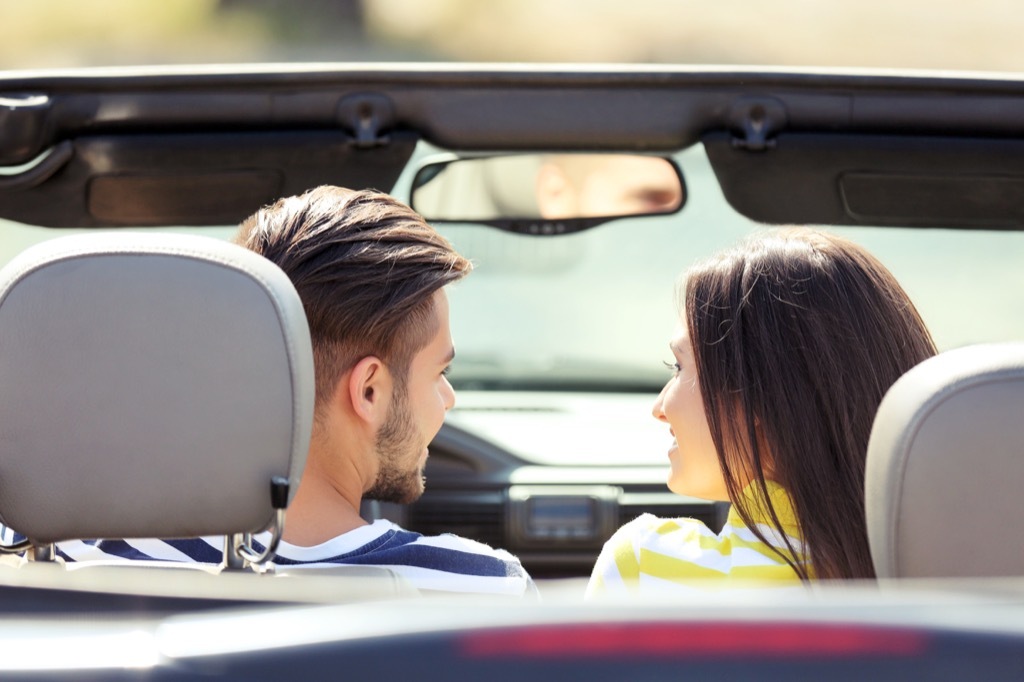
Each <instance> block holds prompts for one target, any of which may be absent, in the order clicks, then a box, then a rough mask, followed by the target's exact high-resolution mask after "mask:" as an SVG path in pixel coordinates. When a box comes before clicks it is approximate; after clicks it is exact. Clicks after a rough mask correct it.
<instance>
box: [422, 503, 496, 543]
mask: <svg viewBox="0 0 1024 682" xmlns="http://www.w3.org/2000/svg"><path fill="white" fill-rule="evenodd" d="M406 519H407V523H408V526H407V527H408V528H409V530H414V531H416V532H418V533H423V534H424V535H438V534H440V533H453V534H455V535H461V536H462V537H466V538H470V539H473V540H476V541H478V542H483V543H485V544H488V545H490V546H491V547H496V548H501V547H505V546H506V544H507V543H506V542H505V503H504V499H503V498H502V496H501V494H500V493H494V494H492V495H488V494H480V493H472V494H459V493H441V494H433V495H431V494H430V493H429V491H428V493H427V494H426V495H424V496H423V497H422V498H420V500H419V501H418V502H416V503H414V504H412V505H410V506H409V507H408V510H407V517H406Z"/></svg>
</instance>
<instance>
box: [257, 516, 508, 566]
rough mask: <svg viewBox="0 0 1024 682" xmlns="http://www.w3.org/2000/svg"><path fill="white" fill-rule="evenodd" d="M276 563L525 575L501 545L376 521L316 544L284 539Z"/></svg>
mask: <svg viewBox="0 0 1024 682" xmlns="http://www.w3.org/2000/svg"><path fill="white" fill-rule="evenodd" d="M276 562H278V563H285V564H287V563H338V564H346V563H353V564H383V565H390V564H397V565H408V566H418V567H421V568H427V569H434V570H443V571H446V572H452V573H463V574H468V575H506V576H509V575H525V570H524V569H523V567H522V564H521V563H520V562H519V560H518V559H517V558H516V557H515V556H513V555H512V554H510V553H509V552H507V551H505V550H503V549H495V548H493V547H491V546H490V545H487V544H484V543H482V542H478V541H476V540H471V539H469V538H465V537H461V536H458V535H452V534H450V533H443V534H441V535H423V534H421V533H417V532H415V531H410V530H406V529H404V528H402V527H401V526H399V525H397V524H394V523H391V522H388V521H377V522H375V523H373V524H370V525H369V526H364V527H362V528H358V529H355V530H352V531H349V532H347V533H343V534H341V535H339V536H337V537H335V538H334V539H333V540H330V541H328V542H325V543H323V544H321V545H318V546H317V547H316V548H299V547H295V546H291V545H287V544H284V545H283V546H282V547H280V548H279V550H278V558H277V559H276Z"/></svg>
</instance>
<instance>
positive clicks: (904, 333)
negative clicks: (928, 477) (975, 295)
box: [587, 228, 935, 596]
mask: <svg viewBox="0 0 1024 682" xmlns="http://www.w3.org/2000/svg"><path fill="white" fill-rule="evenodd" d="M684 286H685V295H684V304H683V311H682V321H681V322H682V324H681V325H680V329H679V330H678V331H677V333H676V334H675V337H674V338H673V340H672V342H671V343H670V348H671V349H672V353H673V362H672V363H669V364H670V369H671V371H672V373H673V374H672V377H671V378H670V379H669V381H668V383H667V384H666V385H665V388H664V389H663V390H662V392H661V395H659V396H658V400H657V401H656V402H655V404H654V417H655V418H656V419H659V420H660V421H663V422H665V423H667V424H668V425H669V430H670V432H671V433H672V435H673V436H674V437H675V439H676V441H675V443H674V444H673V445H672V447H671V449H670V450H669V453H668V455H669V461H670V462H671V473H670V474H669V480H668V487H669V489H670V490H672V491H673V492H675V493H678V494H681V495H690V496H694V497H701V498H704V499H710V500H729V501H731V502H732V509H731V511H730V513H729V517H728V520H727V522H726V525H725V527H724V528H723V530H722V532H721V533H719V534H717V535H716V534H715V533H713V532H712V531H711V530H709V529H708V528H707V527H706V526H704V525H703V524H702V523H700V522H699V521H696V520H694V519H659V518H656V517H654V516H651V515H649V514H645V515H643V516H641V517H640V518H638V519H636V520H635V521H633V522H631V523H628V524H626V525H625V526H623V527H622V528H620V529H619V531H618V532H617V533H616V534H615V535H614V536H613V537H612V538H611V539H610V540H609V541H608V543H607V544H606V545H605V547H604V550H603V551H602V552H601V556H600V557H599V558H598V561H597V565H596V566H595V567H594V573H593V576H592V577H591V581H590V585H589V586H588V590H587V593H588V596H589V595H595V594H601V593H629V592H635V591H641V592H660V591H661V590H664V589H665V588H666V587H670V586H673V585H676V586H679V585H683V586H694V585H700V582H699V581H698V579H700V578H715V579H717V582H716V583H715V584H718V585H721V584H722V583H721V579H722V578H726V579H754V580H761V581H764V580H781V581H797V580H800V581H808V580H810V579H823V578H826V579H827V578H872V577H874V570H873V568H872V564H871V556H870V553H869V551H868V540H867V530H866V525H865V520H864V459H865V454H866V452H867V444H868V435H869V433H870V431H871V424H872V420H873V419H874V416H875V411H876V410H877V408H878V405H879V403H880V402H881V400H882V396H883V395H884V394H885V392H886V391H887V390H888V389H889V387H890V386H891V385H892V384H893V383H894V382H895V381H896V379H898V378H899V377H900V375H902V374H903V373H904V372H906V371H907V370H908V369H910V368H911V367H913V366H914V365H916V364H917V363H919V362H921V361H922V360H924V359H926V358H928V357H930V356H932V355H934V354H935V345H934V342H933V341H932V338H931V335H930V334H929V333H928V330H927V328H926V327H925V325H924V322H923V321H922V320H921V317H920V315H919V314H918V312H917V310H916V309H915V308H914V305H913V304H912V303H911V302H910V299H909V298H908V297H907V295H906V293H905V292H904V291H903V289H902V288H901V287H900V285H899V284H898V283H897V282H896V280H895V279H894V278H893V276H892V274H891V273H890V272H889V271H888V270H886V269H885V267H884V266H883V265H882V264H881V263H879V262H878V260H877V259H875V258H874V257H873V256H872V255H871V254H869V253H868V252H866V251H865V250H864V249H862V248H861V247H859V246H857V245H856V244H854V243H852V242H850V241H848V240H846V239H843V238H841V237H837V236H835V235H832V234H828V233H825V232H819V231H814V230H810V229H798V228H794V229H784V230H773V231H767V232H762V233H759V234H758V235H757V236H754V237H753V238H751V239H749V240H747V241H745V242H743V243H741V244H740V245H739V246H737V247H735V248H733V249H731V250H728V251H725V252H723V253H721V254H719V255H718V256H715V257H713V258H711V259H710V260H708V261H706V262H704V263H702V264H699V265H697V266H695V267H693V268H691V269H690V270H689V271H688V272H687V274H686V277H685V285H684ZM705 584H707V583H705Z"/></svg>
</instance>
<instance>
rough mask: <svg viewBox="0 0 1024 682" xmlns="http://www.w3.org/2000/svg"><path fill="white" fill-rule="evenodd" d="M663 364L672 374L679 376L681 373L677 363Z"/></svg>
mask: <svg viewBox="0 0 1024 682" xmlns="http://www.w3.org/2000/svg"><path fill="white" fill-rule="evenodd" d="M663 364H664V365H665V367H666V368H667V369H668V370H669V371H670V372H672V373H673V374H679V373H680V372H682V371H683V368H682V367H680V366H679V363H678V362H664V363H663Z"/></svg>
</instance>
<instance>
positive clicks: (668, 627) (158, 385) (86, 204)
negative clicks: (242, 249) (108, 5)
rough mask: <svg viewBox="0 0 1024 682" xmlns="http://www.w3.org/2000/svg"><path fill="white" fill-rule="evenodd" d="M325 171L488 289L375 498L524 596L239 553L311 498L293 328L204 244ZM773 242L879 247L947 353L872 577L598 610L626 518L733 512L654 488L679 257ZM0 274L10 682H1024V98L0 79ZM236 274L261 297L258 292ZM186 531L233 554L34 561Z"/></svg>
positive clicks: (975, 90) (865, 80) (904, 77)
mask: <svg viewBox="0 0 1024 682" xmlns="http://www.w3.org/2000/svg"><path fill="white" fill-rule="evenodd" d="M323 184H332V185H341V186H346V187H351V188H366V187H372V188H376V189H379V190H382V191H387V192H389V193H391V194H393V195H394V196H396V197H398V198H399V199H401V200H403V201H406V202H408V203H409V204H411V205H412V206H413V207H414V208H415V209H416V210H417V211H419V212H420V213H422V214H423V215H424V216H425V217H426V218H427V219H428V221H430V222H431V223H432V224H434V225H435V226H436V227H437V228H438V229H439V230H440V231H442V232H443V233H444V234H445V235H446V236H448V237H449V238H450V239H451V240H452V241H453V243H454V244H455V245H456V247H457V248H458V249H459V251H460V252H462V253H463V254H464V255H466V256H468V257H469V258H471V259H472V260H473V261H474V263H475V266H476V268H475V272H474V273H473V274H472V275H471V276H470V277H469V278H467V279H466V280H465V281H463V282H461V283H459V284H458V285H457V286H456V287H455V288H454V290H453V291H452V292H451V294H450V297H451V304H452V326H453V337H454V340H455V344H456V346H457V349H458V358H457V360H456V362H455V363H454V365H453V366H452V372H451V375H450V378H451V382H452V384H453V385H454V387H455V389H456V390H457V392H458V400H457V404H456V406H455V408H454V409H453V410H452V411H451V412H450V414H449V416H448V419H447V422H446V424H445V426H444V428H443V429H442V431H441V432H440V434H439V435H438V436H437V438H436V439H435V441H434V443H433V444H432V446H431V448H430V453H431V454H430V458H429V460H428V464H427V470H426V476H427V488H426V493H425V494H424V495H423V497H422V498H421V499H420V500H419V501H417V502H415V503H414V504H411V505H408V506H406V507H400V506H396V505H390V504H382V503H376V502H372V501H371V502H368V503H366V504H365V505H364V509H363V513H364V515H365V516H366V517H367V518H379V517H386V518H390V519H392V520H395V521H398V522H400V523H401V524H402V525H404V526H406V527H408V528H409V529H411V530H416V531H420V532H423V533H429V534H436V533H444V532H450V533H456V534H459V535H463V536H467V537H471V538H475V539H477V540H480V541H483V542H486V543H488V544H491V545H493V546H496V547H503V548H505V549H508V550H509V551H511V552H513V553H514V554H516V555H518V556H519V557H520V558H521V559H522V561H523V563H524V565H525V566H526V567H527V568H528V570H529V571H530V573H531V574H532V575H533V576H534V577H535V578H536V579H537V580H538V584H539V587H540V594H541V597H542V602H541V603H514V604H513V603H507V602H502V601H500V600H484V599H482V598H477V599H468V598H463V599H443V598H439V597H429V598H427V597H424V596H423V595H419V594H416V593H415V590H412V589H410V588H409V587H408V586H407V585H404V584H402V582H401V581H400V580H395V577H394V576H389V575H374V574H373V573H374V572H373V571H343V570H339V571H329V570H326V569H325V570H307V571H301V570H295V571H281V572H279V573H277V574H275V575H272V576H268V575H257V574H255V573H253V572H249V571H247V570H245V568H244V566H243V564H244V563H246V562H252V563H259V562H260V561H262V560H264V559H265V558H266V557H259V556H256V555H255V554H254V552H253V550H252V549H251V548H250V547H249V545H248V544H247V535H248V534H250V533H253V532H256V531H260V530H263V529H265V528H267V527H272V526H275V525H278V526H279V525H280V523H286V522H287V518H286V509H285V507H286V505H287V484H288V481H289V480H297V477H298V476H300V475H301V467H302V459H303V457H304V452H303V451H302V450H303V448H302V447H301V444H302V442H303V434H304V437H305V438H306V439H307V441H308V430H309V423H310V422H309V420H310V419H311V417H310V412H309V407H310V406H309V404H308V403H309V400H308V392H306V393H304V391H305V389H306V388H308V387H309V380H310V379H309V367H308V366H304V365H303V361H302V358H301V357H299V355H300V354H299V353H298V351H296V348H300V346H301V343H302V341H303V334H306V335H307V337H308V332H306V331H305V330H304V329H302V325H303V321H302V320H301V319H300V318H301V316H299V317H297V316H296V315H295V311H294V306H293V304H292V303H289V299H288V294H287V291H286V290H287V283H286V282H284V283H282V282H278V281H276V280H274V279H273V277H271V276H269V275H268V276H266V277H265V276H264V274H265V273H262V271H261V270H260V266H259V264H255V263H250V262H248V261H246V262H243V263H239V262H237V260H236V259H235V257H234V255H233V252H228V251H224V250H223V249H222V248H221V247H220V246H219V245H220V243H221V240H224V239H226V238H228V237H230V235H231V234H232V233H233V230H234V226H236V225H237V224H238V222H239V221H240V220H242V219H243V218H245V217H246V216H247V215H249V214H251V213H252V212H253V211H255V210H256V209H258V208H259V207H261V206H263V205H265V204H268V203H270V202H272V201H274V200H276V199H277V198H279V197H282V196H288V195H292V194H297V193H301V192H303V191H305V190H307V189H310V188H312V187H315V186H318V185H323ZM779 224H803V225H816V226H822V227H824V228H826V229H830V230H835V231H836V232H839V233H841V234H844V235H846V236H848V237H850V238H851V239H853V240H855V241H857V242H859V243H861V244H863V245H865V246H866V247H867V248H868V249H869V250H871V251H872V252H873V253H875V254H876V255H878V256H879V258H880V259H881V260H882V261H883V262H884V263H885V264H886V265H887V266H888V267H889V268H890V269H891V270H892V271H893V272H894V273H895V274H896V276H897V278H898V279H899V280H900V281H901V282H902V283H903V284H904V286H905V287H906V289H907V290H908V292H909V293H910V295H911V297H912V298H913V299H914V301H915V303H916V304H917V306H918V308H919V309H920V311H921V313H922V315H923V316H924V318H925V321H926V322H927V323H928V325H929V326H930V328H931V330H932V332H933V334H934V336H935V338H936V341H937V342H938V344H939V346H940V348H941V349H942V350H943V351H944V352H943V353H942V354H940V356H939V357H938V358H936V359H935V360H934V361H929V362H928V363H925V365H926V366H925V365H923V366H922V367H920V368H917V369H915V370H914V371H913V372H911V373H910V374H908V375H907V377H905V379H904V380H903V381H901V382H900V384H897V386H896V387H894V389H893V391H892V392H891V393H890V395H889V396H888V397H887V399H886V402H885V403H883V406H882V409H881V410H880V413H879V416H878V419H877V421H876V429H875V432H874V433H873V436H872V448H871V451H870V452H869V480H868V486H869V487H868V490H867V491H866V492H867V499H868V510H867V513H868V519H869V526H870V529H871V538H870V539H871V546H872V553H873V555H874V560H875V566H876V569H877V572H878V574H879V576H880V578H879V581H878V582H872V583H871V584H827V585H825V584H820V585H814V586H811V587H808V588H806V589H797V590H795V591H794V590H786V591H779V590H765V589H760V588H759V586H757V585H752V586H751V588H750V589H744V590H737V591H730V592H728V593H725V592H713V593H709V594H706V595H698V596H695V597H693V599H692V600H688V601H686V602H680V601H677V600H670V601H667V602H660V603H651V602H640V601H637V602H630V603H609V602H604V603H597V604H589V603H588V604H584V603H582V594H583V584H584V583H583V582H581V581H582V579H583V578H585V577H586V576H587V575H588V573H589V570H590V568H591V567H592V566H593V562H594V559H595V558H596V556H597V553H598V552H599V550H600V548H601V546H602V544H603V542H604V541H605V540H606V539H607V538H608V537H609V536H610V535H611V533H612V532H614V530H615V529H616V528H618V527H619V526H620V525H621V524H623V523H624V522H626V521H629V520H630V519H632V518H634V517H635V516H637V515H639V514H640V513H643V512H652V513H655V514H657V515H660V516H673V517H676V516H689V517H695V518H699V519H701V520H703V521H704V522H705V523H707V524H708V525H709V526H711V527H716V526H720V525H721V524H722V523H723V522H724V519H725V514H726V513H727V508H726V506H725V505H722V504H720V503H711V502H707V501H703V500H698V499H690V498H684V497H680V496H677V495H674V494H672V493H670V492H669V491H668V490H667V488H666V487H665V479H666V473H667V458H666V454H665V453H666V450H667V447H668V445H669V442H670V438H671V437H670V436H669V434H668V432H667V429H666V428H664V426H663V425H662V424H660V423H659V422H657V421H656V420H655V419H653V418H652V417H651V414H650V408H651V404H652V402H653V400H654V397H655V396H656V395H657V392H658V391H659V390H660V388H661V385H662V384H663V382H664V380H665V379H666V378H667V377H666V373H665V370H664V369H663V367H662V362H661V361H662V360H664V359H665V358H666V356H667V350H666V349H667V342H668V339H669V337H670V334H671V332H672V329H673V327H674V325H675V323H676V320H677V309H676V306H675V302H674V296H675V293H676V291H675V290H676V282H677V278H678V276H679V274H680V273H681V272H682V271H684V270H685V269H686V267H687V266H688V265H689V264H691V263H692V262H694V261H695V260H697V259H699V258H701V257H702V256H706V255H708V254H710V253H711V252H713V251H715V250H717V249H719V248H721V247H723V246H726V245H729V244H732V243H734V242H735V241H736V240H737V239H739V238H741V237H742V236H743V235H745V234H748V233H750V232H752V231H756V230H760V229H764V228H765V226H768V225H779ZM140 254H141V255H150V256H151V255H153V254H160V255H168V254H176V255H184V256H186V260H188V261H189V262H187V263H185V264H184V265H182V266H181V267H178V266H174V267H168V268H166V269H155V268H141V267H139V261H138V258H139V256H140ZM0 264H4V269H3V270H2V271H0V394H2V395H0V522H2V524H3V525H4V526H5V527H7V528H9V529H11V531H12V532H8V533H7V534H6V538H5V540H6V544H7V545H8V546H9V549H10V551H11V554H9V555H8V556H7V558H6V559H5V560H4V561H5V563H7V564H9V565H0V593H2V595H3V596H2V600H0V612H2V613H3V614H4V615H3V618H2V619H0V643H2V646H0V652H2V653H0V674H2V675H3V676H4V678H5V679H18V678H24V679H40V678H65V677H66V678H69V679H70V678H77V677H81V676H82V675H84V674H87V675H90V676H93V677H97V678H99V677H103V678H108V677H109V678H116V679H185V678H198V677H203V678H206V677H211V676H225V677H228V676H230V677H242V676H245V677H247V678H250V679H270V678H280V677H288V678H301V679H320V678H326V677H328V676H330V677H331V678H334V677H337V676H339V675H346V674H352V675H361V676H369V675H374V676H392V675H394V676H397V675H417V676H418V677H420V678H424V679H435V678H436V679H453V678H454V679H470V678H475V677H485V676H486V677H487V678H488V679H494V680H499V679H510V680H512V679H515V680H522V679H524V677H526V676H531V675H532V676H536V677H539V678H542V679H555V678H556V677H557V678H559V679H580V680H584V679H585V680H600V679H678V678H680V677H688V676H692V677H693V678H695V679H735V678H736V677H746V676H753V675H757V676H758V677H761V678H765V679H776V678H779V679H782V678H786V679H792V678H797V677H814V678H820V677H822V676H825V675H828V676H830V677H832V678H834V679H862V678H863V677H865V676H868V675H871V676H875V677H876V678H878V679H907V678H915V679H917V678H919V679H962V678H972V679H973V678H977V679H1021V677H1024V581H1022V580H1021V578H1020V577H1019V576H1021V575H1024V542H1022V541H1021V538H1019V537H1018V536H1017V535H1016V532H1015V531H1014V530H1013V528H1014V521H1013V519H1014V518H1016V517H1017V516H1018V515H1019V514H1020V513H1021V512H1022V511H1024V501H1022V500H1024V497H1022V496H1021V495H1020V488H1021V485H1022V484H1024V458H1021V457H1020V456H1019V454H1020V453H1021V452H1022V451H1024V428H1022V427H1021V424H1022V423H1024V419H1022V418H1024V344H1021V343H1018V342H1020V341H1024V267H1022V264H1024V80H1020V79H1018V78H1015V77H1011V76H997V75H979V74H950V73H942V74H927V73H915V74H899V73H883V72H872V73H868V72H837V71H832V72H822V73H819V72H812V71H798V70H775V71H772V70H759V69H737V68H732V69H710V68H693V69H690V68H683V67H650V66H648V67H578V68H571V67H565V66H530V67H524V66H496V65H457V66H456V65H422V64H417V65H401V64H387V65H366V64H361V65H305V66H303V65H291V66H282V65H266V66H249V67H237V68H230V69H229V68H223V69H216V68H185V67H182V68H169V69H94V70H74V71H60V72H56V71H55V72H0ZM155 270H159V272H155ZM238 272H244V273H247V276H246V278H244V280H245V281H244V282H243V281H241V279H239V278H238V277H235V275H236V274H237V273H238ZM253 273H256V274H255V275H254V274H253ZM254 281H258V282H259V286H260V287H266V290H267V291H271V292H281V291H283V292H284V293H280V296H281V298H275V299H274V300H275V301H278V304H275V306H271V307H268V308H266V309H263V308H259V307H258V306H252V305H248V304H247V303H245V302H246V301H250V300H251V298H250V297H251V296H252V295H253V294H252V291H250V289H249V288H247V287H250V285H252V283H253V282H254ZM279 287H281V289H279ZM274 296H278V294H277V293H275V294H274ZM168 302H170V303H168ZM290 306H291V307H290ZM256 308H259V309H258V310H257V309H256ZM240 310H245V311H250V312H252V316H251V317H250V316H249V315H248V312H246V313H245V314H242V313H240V312H239V311H240ZM300 312H301V311H300ZM306 342H307V343H308V338H306ZM239 348H245V352H244V353H240V352H238V349H239ZM257 370H258V371H257ZM304 387H305V388H304ZM253 396H258V398H254V397H253ZM243 397H244V398H245V399H240V398H243ZM254 424H258V426H259V428H254ZM182 434H187V435H188V437H187V438H183V436H182ZM241 434H244V437H241ZM254 453H258V454H254ZM268 471H270V472H272V473H273V475H272V476H268V474H267V472H268ZM268 479H269V480H268ZM268 484H269V489H270V491H271V493H270V494H269V495H268V494H267V490H268ZM13 532H17V533H18V538H21V537H23V536H25V537H27V538H28V540H25V541H23V542H21V543H16V542H14V541H13V540H12V538H13V537H14V535H13ZM117 533H120V534H121V535H117ZM209 533H216V534H226V535H229V536H230V537H231V538H232V540H231V541H230V542H229V543H228V546H226V548H225V560H224V566H223V567H222V568H221V569H219V570H213V569H209V570H207V569H198V568H195V567H181V566H178V567H168V566H154V565H131V566H118V565H113V566H111V565H100V566H96V565H93V566H88V565H86V566H74V567H72V566H71V565H70V564H69V565H68V567H65V566H64V565H63V564H61V562H59V561H54V560H53V544H52V543H53V542H54V541H57V540H65V539H70V538H76V537H77V538H83V539H84V538H95V537H127V536H131V537H149V536H154V535H156V536H160V535H163V536H165V537H182V536H185V535H199V534H209ZM129 534H134V535H129ZM15 552H18V553H17V554H16V553H15ZM23 554H24V558H22V555H23Z"/></svg>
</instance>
